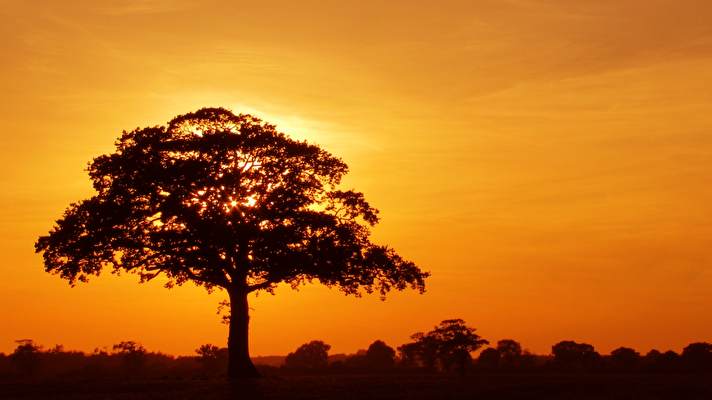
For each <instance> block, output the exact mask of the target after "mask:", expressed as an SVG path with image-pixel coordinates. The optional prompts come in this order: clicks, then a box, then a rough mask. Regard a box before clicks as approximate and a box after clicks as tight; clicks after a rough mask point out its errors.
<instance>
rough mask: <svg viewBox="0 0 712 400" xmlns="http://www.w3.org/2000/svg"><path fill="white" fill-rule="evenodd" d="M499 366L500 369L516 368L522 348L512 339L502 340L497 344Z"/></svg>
mask: <svg viewBox="0 0 712 400" xmlns="http://www.w3.org/2000/svg"><path fill="white" fill-rule="evenodd" d="M497 352H499V365H500V367H502V368H507V369H513V368H516V367H517V366H518V365H519V363H520V361H521V358H522V346H521V345H520V344H519V343H518V342H516V341H514V340H512V339H502V340H500V341H498V342H497Z"/></svg>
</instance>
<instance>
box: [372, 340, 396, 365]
mask: <svg viewBox="0 0 712 400" xmlns="http://www.w3.org/2000/svg"><path fill="white" fill-rule="evenodd" d="M395 362H396V351H395V350H393V348H392V347H391V346H389V345H387V344H386V343H385V342H384V341H382V340H376V341H375V342H373V343H371V345H370V346H368V350H366V364H367V365H368V366H369V367H370V368H371V369H374V370H383V369H389V368H392V367H393V364H395Z"/></svg>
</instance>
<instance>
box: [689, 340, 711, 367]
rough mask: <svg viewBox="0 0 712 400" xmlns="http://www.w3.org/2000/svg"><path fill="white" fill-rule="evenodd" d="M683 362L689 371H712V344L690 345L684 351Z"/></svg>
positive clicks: (699, 343)
mask: <svg viewBox="0 0 712 400" xmlns="http://www.w3.org/2000/svg"><path fill="white" fill-rule="evenodd" d="M682 362H683V363H684V365H685V367H686V368H687V369H688V370H692V371H712V344H710V343H707V342H698V343H690V344H689V345H687V346H686V347H685V348H684V349H683V350H682Z"/></svg>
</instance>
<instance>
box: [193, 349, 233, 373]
mask: <svg viewBox="0 0 712 400" xmlns="http://www.w3.org/2000/svg"><path fill="white" fill-rule="evenodd" d="M195 353H196V354H198V357H200V364H201V365H202V367H203V370H204V372H205V373H206V374H207V375H217V374H219V373H220V372H221V371H222V370H223V368H224V366H226V365H227V356H228V355H227V349H226V348H220V347H218V346H215V345H212V344H204V345H201V346H200V347H199V348H197V349H196V350H195Z"/></svg>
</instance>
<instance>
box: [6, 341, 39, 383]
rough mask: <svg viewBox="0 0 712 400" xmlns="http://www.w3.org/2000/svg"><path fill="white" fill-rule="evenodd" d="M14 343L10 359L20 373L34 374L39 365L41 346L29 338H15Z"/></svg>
mask: <svg viewBox="0 0 712 400" xmlns="http://www.w3.org/2000/svg"><path fill="white" fill-rule="evenodd" d="M15 343H17V347H16V348H15V351H13V352H12V354H10V361H11V362H12V364H13V365H15V367H16V368H17V369H18V371H19V372H20V373H21V374H23V375H26V376H32V375H34V374H35V372H36V371H37V368H38V367H39V363H40V351H41V350H42V347H41V346H38V345H36V344H35V343H34V341H33V340H31V339H22V340H17V341H15Z"/></svg>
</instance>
